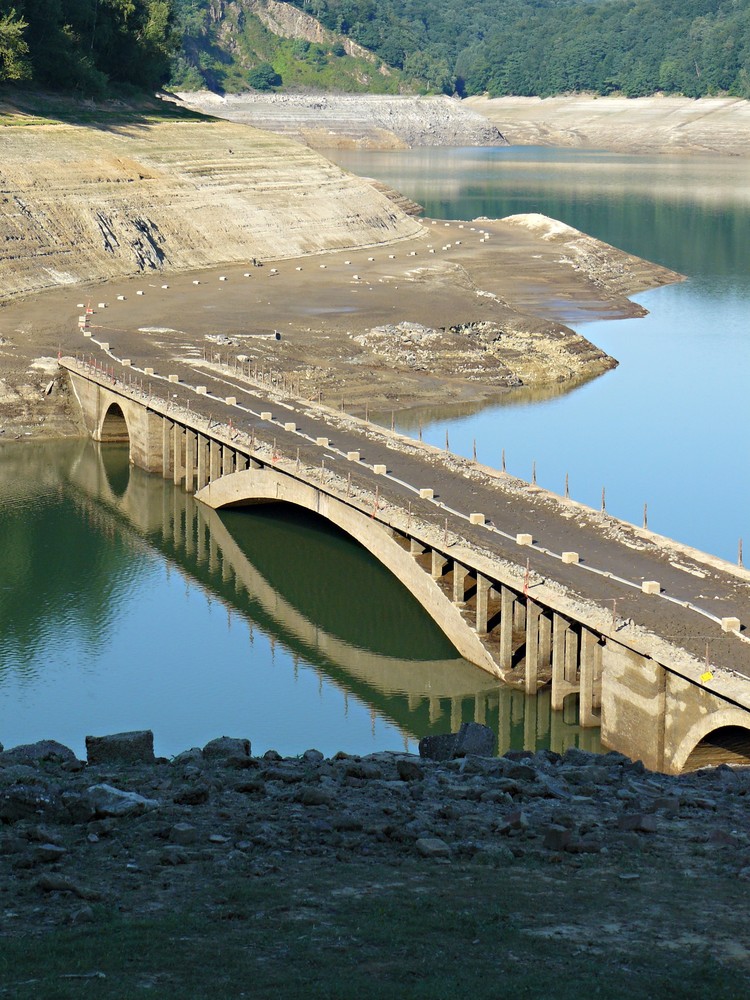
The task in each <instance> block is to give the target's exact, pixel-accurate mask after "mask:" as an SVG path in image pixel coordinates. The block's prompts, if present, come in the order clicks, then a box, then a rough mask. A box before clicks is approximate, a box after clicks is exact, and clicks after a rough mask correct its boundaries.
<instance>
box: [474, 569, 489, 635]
mask: <svg viewBox="0 0 750 1000" xmlns="http://www.w3.org/2000/svg"><path fill="white" fill-rule="evenodd" d="M490 590H492V581H491V580H488V579H487V577H486V576H482V574H481V573H477V607H476V611H477V618H476V629H477V634H478V635H487V622H488V611H489V600H490Z"/></svg>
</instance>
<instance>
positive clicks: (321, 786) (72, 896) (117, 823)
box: [0, 723, 750, 957]
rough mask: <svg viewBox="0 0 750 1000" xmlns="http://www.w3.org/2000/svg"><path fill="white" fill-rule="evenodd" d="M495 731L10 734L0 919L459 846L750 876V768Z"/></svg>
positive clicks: (111, 906)
mask: <svg viewBox="0 0 750 1000" xmlns="http://www.w3.org/2000/svg"><path fill="white" fill-rule="evenodd" d="M492 740H493V737H492V734H491V732H490V731H489V730H487V729H486V727H483V726H479V725H477V724H474V723H469V724H466V725H464V726H463V727H462V729H461V731H460V733H458V734H451V735H450V736H445V737H427V738H425V739H424V740H423V741H422V743H421V744H420V753H421V756H420V757H417V756H414V755H409V754H404V753H397V752H383V753H376V754H371V755H369V756H366V757H358V756H353V755H350V754H346V753H338V754H336V755H335V756H334V757H332V758H330V759H326V758H324V756H323V754H321V753H319V752H318V751H316V750H308V751H307V752H306V753H304V754H302V755H301V756H300V757H294V758H284V757H282V756H281V755H280V754H278V753H276V752H275V751H268V752H267V753H265V754H264V755H263V756H261V757H254V756H252V754H251V747H250V743H249V741H248V740H245V739H230V738H220V739H217V740H213V741H212V742H210V743H208V744H207V745H206V746H205V747H203V748H202V749H192V750H188V751H186V752H185V753H181V754H179V755H178V756H176V757H175V758H174V759H172V760H166V759H164V758H154V754H153V736H152V734H151V733H150V732H148V731H146V732H140V733H126V734H120V735H117V736H110V737H101V738H91V737H89V738H88V739H87V752H88V761H87V762H83V761H80V760H77V759H76V757H75V755H74V754H73V752H72V751H71V750H69V749H67V748H66V747H64V746H62V745H60V744H58V743H55V742H52V741H43V742H40V743H36V744H32V745H27V746H19V747H16V748H14V749H12V750H7V751H5V752H3V753H0V821H1V823H2V827H1V828H0V868H1V870H2V881H1V882H0V885H2V890H0V891H2V893H3V901H2V902H3V909H4V911H5V919H4V922H3V928H2V935H4V936H7V935H13V934H22V933H27V932H29V931H34V932H38V931H43V930H49V929H52V928H54V927H56V926H59V925H64V924H77V923H88V922H92V921H94V920H95V919H98V918H97V914H101V912H102V911H103V910H104V911H112V912H116V911H118V910H119V911H123V912H129V913H134V914H147V913H154V912H155V911H158V910H159V909H162V908H165V907H172V908H179V907H180V906H183V905H188V904H189V902H190V900H191V898H195V897H196V896H197V894H200V893H203V892H204V891H206V890H208V889H209V888H210V886H212V885H214V884H215V883H219V882H221V880H222V879H226V878H228V877H230V876H232V875H237V876H243V877H244V876H268V877H273V873H274V872H279V871H281V870H284V869H288V867H289V866H290V865H292V864H296V865H299V864H303V865H308V864H309V865H311V866H313V867H314V866H316V865H318V866H319V865H320V864H323V865H326V866H328V868H329V870H330V872H331V879H335V874H334V872H335V864H336V863H337V862H346V863H347V864H348V865H351V864H355V865H357V866H365V867H367V866H368V865H380V866H381V868H382V866H383V864H386V865H387V866H388V867H389V868H397V867H398V866H399V865H401V864H403V863H406V862H407V861H411V862H413V861H415V860H419V859H422V863H424V864H428V865H432V864H440V865H448V866H450V865H451V864H453V863H461V862H465V861H468V860H471V861H473V862H478V863H481V864H483V865H486V866H490V867H491V868H494V869H507V870H508V873H509V875H510V874H511V873H512V871H513V869H514V866H517V865H519V864H521V865H524V866H526V867H527V868H529V870H530V871H533V870H534V869H535V866H539V865H541V866H542V868H541V869H540V871H542V870H544V869H545V868H547V867H548V865H549V864H550V863H553V864H558V865H559V864H564V865H568V866H572V868H571V870H578V869H580V868H581V866H583V867H584V868H585V869H587V870H589V871H590V872H591V873H592V874H593V873H598V875H599V876H601V875H602V874H606V873H608V874H609V875H610V876H611V878H613V879H619V880H621V881H626V882H627V881H635V880H638V879H639V878H640V877H641V876H644V877H648V875H649V873H650V872H653V871H655V870H659V871H661V872H662V873H663V872H665V871H670V870H673V871H674V873H675V875H677V874H679V875H680V876H681V877H684V876H685V875H688V876H689V875H690V869H691V867H692V866H694V865H697V866H699V867H700V868H701V869H702V871H703V873H705V866H706V865H707V864H708V863H709V862H710V864H711V865H712V866H713V868H712V870H713V871H714V872H716V871H717V870H718V871H719V872H720V874H721V875H722V876H724V877H728V878H730V879H739V880H743V881H750V839H749V837H748V819H749V818H750V796H749V795H748V792H749V791H750V769H744V768H743V769H731V768H729V767H726V766H721V767H719V768H716V769H714V770H706V771H701V772H696V773H694V774H689V775H684V776H680V777H676V778H675V777H668V776H666V775H662V774H655V773H650V772H647V771H646V770H645V769H644V767H643V765H642V764H641V763H640V762H633V761H630V760H628V759H627V758H625V757H623V756H622V755H620V754H617V753H609V754H605V755H603V756H600V755H597V754H593V753H588V752H584V751H581V750H578V749H575V748H571V749H569V750H567V751H566V753H565V754H564V755H562V756H561V755H559V754H557V753H553V752H550V751H540V752H537V753H534V754H532V753H531V752H528V751H511V752H508V753H507V754H505V755H504V756H502V757H495V756H491V755H485V754H488V753H489V752H490V751H489V748H490V746H491V743H492ZM473 751H479V752H478V753H477V752H473ZM435 758H438V759H435ZM662 877H665V876H663V875H662ZM615 884H617V883H615ZM662 888H664V889H665V890H667V886H666V885H664V886H660V888H659V891H660V892H661V891H662ZM717 902H718V901H713V902H712V901H710V900H706V903H705V905H706V907H707V908H709V909H710V908H711V907H712V906H713V905H715V904H716V903H717ZM745 957H748V956H747V955H746V956H745Z"/></svg>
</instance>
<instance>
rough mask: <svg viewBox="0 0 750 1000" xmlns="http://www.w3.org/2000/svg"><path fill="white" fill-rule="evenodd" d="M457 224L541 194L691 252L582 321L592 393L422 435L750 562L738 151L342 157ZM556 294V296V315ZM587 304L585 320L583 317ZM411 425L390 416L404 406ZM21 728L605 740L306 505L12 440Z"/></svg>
mask: <svg viewBox="0 0 750 1000" xmlns="http://www.w3.org/2000/svg"><path fill="white" fill-rule="evenodd" d="M335 155H336V158H337V159H338V160H339V161H340V162H342V163H344V161H346V162H345V165H347V166H350V167H351V168H352V169H355V170H357V172H361V173H365V174H368V175H370V176H378V177H380V178H382V179H384V180H386V181H388V182H389V183H391V184H392V185H393V186H394V187H398V188H400V189H401V190H402V191H404V193H406V194H409V195H411V196H412V197H414V198H415V199H417V200H419V201H420V202H422V203H423V204H424V205H425V207H426V209H427V211H428V213H429V214H432V215H436V216H441V217H444V218H468V217H473V216H478V215H485V216H502V215H507V214H511V213H513V212H520V211H541V212H544V213H545V214H548V215H552V216H555V217H557V218H561V219H563V220H564V221H565V222H568V223H569V224H571V225H574V226H576V227H577V228H580V229H582V230H584V231H588V232H590V233H592V234H594V235H596V236H598V237H600V238H602V239H605V240H607V241H608V242H611V243H613V244H615V245H618V246H621V247H623V248H625V249H628V250H630V251H632V252H635V253H638V254H640V255H642V256H646V257H650V258H651V259H653V260H657V261H658V262H660V263H663V264H666V265H668V266H670V267H673V268H675V269H677V270H679V271H681V272H683V273H685V274H686V275H687V276H688V279H689V280H688V281H686V282H685V283H683V284H680V285H677V286H673V287H671V288H667V289H661V290H659V291H657V292H652V293H649V294H648V295H644V296H642V297H639V301H642V302H643V304H644V305H646V306H647V308H649V309H650V311H651V312H650V316H649V317H647V318H646V319H639V320H633V321H617V322H609V323H595V324H589V325H588V326H587V327H586V328H585V329H583V328H581V329H582V331H583V332H585V333H586V335H587V336H589V337H590V339H592V340H593V341H594V342H595V343H597V344H599V345H600V346H602V347H603V348H604V349H605V350H607V351H608V352H609V353H611V354H613V355H614V356H615V357H617V358H618V359H619V360H620V362H621V364H620V367H619V368H618V369H617V370H616V371H614V372H611V373H608V374H607V375H606V376H603V377H602V378H599V379H597V380H595V381H593V382H590V383H588V384H587V385H585V386H582V387H580V388H578V389H576V390H574V391H573V392H570V393H567V394H561V395H558V396H555V397H553V398H547V399H542V400H536V401H535V400H533V399H531V398H530V397H528V396H526V395H524V394H523V393H521V394H520V395H519V396H514V397H512V398H510V399H509V401H508V403H507V404H506V405H504V406H493V407H490V408H486V409H484V410H478V411H477V412H474V413H468V414H467V413H461V414H457V413H455V412H450V411H438V410H435V411H430V412H423V413H415V412H407V413H403V414H400V415H398V423H399V426H400V428H401V429H403V430H406V431H413V432H414V433H416V427H417V425H418V423H419V422H421V423H422V425H423V427H424V435H425V437H426V438H427V439H428V440H432V441H433V442H434V443H436V444H442V443H443V442H444V440H445V430H446V428H447V429H448V430H449V433H450V441H451V447H452V449H453V450H456V451H462V452H463V453H464V454H470V453H471V448H472V442H473V440H474V439H476V441H477V448H478V452H479V457H480V459H481V460H483V461H485V462H487V463H488V464H499V460H500V453H501V449H502V448H505V450H506V454H507V459H508V467H509V470H510V471H511V472H514V473H516V474H518V475H520V476H523V477H524V478H529V476H530V473H531V463H532V461H536V464H537V476H538V479H539V481H540V482H541V484H542V485H545V486H548V487H550V488H552V489H556V490H558V491H560V490H562V487H563V483H564V477H565V473H566V472H568V473H569V474H570V482H571V492H572V494H573V496H574V497H576V498H577V499H581V500H584V501H586V502H589V503H592V504H596V503H598V501H599V498H600V495H601V487H602V486H603V485H604V486H606V488H607V506H608V509H609V510H610V511H611V512H613V513H616V514H619V515H621V516H624V517H627V518H629V519H632V520H639V519H640V516H641V512H642V504H643V502H644V501H647V502H648V504H649V524H650V526H651V527H653V528H655V529H656V530H659V531H662V532H664V533H666V534H669V535H672V536H674V537H677V538H679V539H680V540H682V541H686V542H689V543H691V544H695V545H698V546H700V547H702V548H706V549H708V550H709V551H712V552H715V553H717V554H719V555H722V556H725V557H728V558H734V557H736V546H737V539H738V537H739V536H740V535H742V534H743V532H744V534H745V536H746V537H750V530H749V529H748V508H747V500H746V498H747V496H748V487H749V486H750V482H748V475H749V474H748V469H747V461H746V444H745V440H744V438H745V434H746V430H747V426H748V420H747V418H748V403H747V396H746V392H745V381H746V372H747V369H748V361H750V348H749V347H748V336H747V333H746V307H747V298H748V287H749V282H748V278H747V275H748V265H749V264H750V260H749V259H748V258H749V257H750V251H748V249H747V247H746V246H745V244H744V239H743V237H744V233H745V232H747V231H748V229H747V226H748V222H749V221H750V219H748V214H749V213H750V205H749V204H748V191H749V190H750V188H749V187H748V185H747V183H746V181H747V177H746V172H745V170H744V167H743V165H742V164H738V163H737V162H736V161H730V160H727V161H716V160H710V161H707V160H703V159H701V160H697V159H688V158H685V159H679V160H677V159H674V158H668V157H664V158H642V157H630V158H628V157H622V156H610V155H606V154H589V153H571V152H568V151H565V152H560V151H550V150H528V149H518V150H513V149H501V150H497V149H491V150H432V151H428V152H425V151H409V152H406V153H397V154H373V153H368V154H347V155H346V157H344V155H343V154H340V153H338V152H337V153H336V154H335ZM557 308H559V307H558V306H556V305H555V304H551V310H552V312H554V311H555V309H557ZM561 318H563V319H565V318H567V319H569V320H572V319H574V318H575V317H570V316H567V317H566V316H561ZM389 418H390V415H389ZM0 551H1V552H2V560H3V561H2V575H0V741H2V743H4V744H5V745H6V746H11V745H13V744H15V743H19V742H27V741H31V740H35V739H41V738H46V737H49V738H54V739H58V740H61V741H62V742H64V743H66V744H68V745H69V746H71V747H73V748H74V749H75V750H76V751H77V752H78V753H80V754H83V752H84V751H83V741H84V736H85V735H86V734H87V733H94V734H97V733H106V732H115V731H120V730H127V729H140V728H152V729H153V730H154V733H155V742H156V748H157V752H159V753H162V754H166V755H169V754H173V753H176V752H178V751H180V750H183V749H185V748H186V747H189V746H193V745H201V744H202V743H204V742H205V741H207V740H209V739H212V738H213V737H215V736H219V735H222V734H226V735H236V736H248V737H250V738H251V739H252V742H253V749H254V752H262V751H263V750H265V749H268V748H270V747H275V748H276V749H278V750H280V751H281V752H282V753H285V754H298V753H301V752H302V751H304V750H305V749H307V748H308V747H311V746H315V747H318V748H319V749H321V750H322V751H324V752H325V753H333V752H335V751H336V750H338V749H345V750H347V751H350V752H357V753H365V752H370V751H373V750H379V749H386V748H394V749H395V748H401V747H408V748H409V749H411V750H414V749H415V746H416V742H415V741H416V740H417V739H418V738H419V737H421V736H422V735H424V734H426V733H428V732H441V731H446V730H447V729H449V728H452V729H455V728H456V727H457V725H458V724H459V723H460V722H461V721H463V720H467V719H477V720H480V721H486V722H487V723H488V724H489V725H491V726H492V727H493V728H494V729H495V731H496V732H497V733H498V736H499V741H500V746H501V749H505V748H507V746H509V745H514V746H523V745H526V746H537V745H540V746H541V745H546V746H553V747H554V748H555V749H564V747H565V746H568V745H571V744H574V743H577V744H579V745H585V746H591V747H592V748H594V747H595V745H596V743H595V741H596V734H594V733H591V732H590V731H589V732H581V731H579V730H578V728H577V726H576V725H575V722H576V720H575V711H574V708H573V707H571V710H570V711H566V713H563V714H562V715H553V714H552V713H550V711H549V700H548V696H547V695H545V694H542V695H541V696H540V697H539V698H537V699H532V700H529V701H528V702H527V701H526V700H525V699H524V698H523V696H522V695H520V693H518V692H515V691H509V690H507V689H504V688H502V687H500V686H498V685H497V684H495V683H494V682H493V681H492V680H491V678H489V677H488V676H487V675H485V674H483V673H482V672H481V671H479V670H477V669H476V668H473V667H471V666H470V665H469V664H467V663H465V662H464V661H462V660H460V659H457V658H456V655H455V652H454V651H453V650H452V649H451V647H450V646H449V644H448V643H447V642H446V641H445V639H444V638H443V637H442V635H441V633H440V631H439V630H438V629H437V627H436V626H435V625H434V624H433V623H432V622H431V621H430V620H429V619H428V618H426V616H425V615H424V613H423V612H422V611H421V609H420V608H419V607H418V606H416V604H415V603H414V602H413V601H411V600H410V599H409V596H408V595H407V594H406V593H405V592H404V591H403V589H402V588H401V585H400V584H399V583H398V582H397V581H396V580H394V579H392V578H391V577H390V576H389V575H388V574H387V572H386V571H385V570H383V569H382V568H381V567H380V566H379V565H378V564H377V563H375V562H374V561H373V560H371V559H370V558H369V557H368V556H367V555H366V554H365V553H364V552H362V551H361V550H360V549H359V548H358V547H357V546H355V545H354V544H353V543H351V542H349V541H348V540H347V539H345V538H342V537H341V536H339V535H338V534H337V533H335V532H334V531H332V530H331V529H330V528H328V527H327V526H325V525H323V524H321V523H319V522H316V521H315V520H314V519H312V518H309V517H301V516H299V515H295V514H292V513H290V512H287V513H284V514H282V515H279V514H278V513H277V512H274V514H273V515H270V514H269V513H268V512H264V511H263V510H262V509H256V510H253V511H234V512H227V513H225V514H222V515H221V516H219V515H217V514H215V513H212V512H206V511H204V510H203V509H202V508H200V507H199V505H197V504H195V503H194V502H193V501H192V499H191V498H189V497H187V496H186V495H185V494H184V493H183V492H182V491H179V490H175V489H174V488H173V487H172V486H171V484H169V483H166V482H164V481H163V480H162V479H161V478H159V477H155V476H147V475H145V474H143V473H141V472H139V470H136V469H129V468H128V464H127V453H126V452H125V451H123V450H122V449H118V448H108V449H101V448H99V447H97V446H94V445H93V444H91V443H88V442H65V443H53V444H41V443H18V444H16V443H13V442H8V443H6V444H3V445H2V446H0Z"/></svg>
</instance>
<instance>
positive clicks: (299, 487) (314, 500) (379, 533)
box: [196, 468, 503, 679]
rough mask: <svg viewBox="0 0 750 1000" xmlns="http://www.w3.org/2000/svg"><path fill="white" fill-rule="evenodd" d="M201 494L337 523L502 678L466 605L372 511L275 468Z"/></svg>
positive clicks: (214, 503) (456, 641)
mask: <svg viewBox="0 0 750 1000" xmlns="http://www.w3.org/2000/svg"><path fill="white" fill-rule="evenodd" d="M196 499H197V500H200V501H201V502H202V503H205V504H206V505H207V506H209V507H212V508H213V509H214V510H218V509H220V508H221V507H230V506H235V507H237V506H244V505H247V504H253V503H273V502H280V503H289V504H293V505H296V506H298V507H302V508H304V509H305V510H308V511H312V512H313V513H314V514H319V515H320V516H321V517H323V518H325V519H327V520H328V521H330V522H331V523H332V524H335V525H336V526H337V527H338V528H340V529H341V530H342V531H343V532H345V534H347V535H350V536H351V537H352V538H353V539H354V540H355V541H357V542H359V543H360V545H362V546H363V547H364V548H365V549H367V551H368V552H369V553H370V554H371V555H373V556H374V557H375V558H376V559H378V560H379V561H380V562H381V563H382V564H383V565H384V566H385V567H386V568H388V569H389V570H390V571H391V572H392V573H393V575H394V576H395V577H396V578H397V579H398V580H400V581H401V582H402V583H403V584H404V586H406V587H407V588H408V589H409V590H410V591H411V593H412V594H413V595H414V597H415V598H416V599H417V600H418V601H419V603H420V604H421V605H422V607H423V608H424V609H425V611H426V612H427V613H428V614H429V615H430V617H431V618H433V619H434V621H435V622H436V623H437V624H438V626H439V627H440V628H441V629H442V631H443V632H444V633H445V635H446V636H447V637H448V639H450V641H451V642H452V643H453V645H454V646H455V647H456V649H457V650H458V652H459V653H460V654H461V656H463V657H464V659H466V660H469V662H471V663H474V664H476V666H478V667H481V668H482V669H483V670H486V671H487V673H489V674H492V675H493V676H494V677H497V678H498V679H502V676H503V675H502V671H501V670H500V667H499V666H498V665H497V664H496V663H495V661H494V660H493V658H492V656H491V655H490V653H489V651H488V650H487V649H486V648H485V646H484V645H483V644H482V642H481V640H480V638H479V636H478V635H477V633H476V632H475V631H474V630H473V629H472V628H471V627H470V626H469V624H468V623H467V622H466V620H465V619H464V617H463V615H462V614H461V611H460V610H459V608H458V607H456V605H455V604H453V602H452V601H450V600H449V599H448V597H447V596H446V595H445V594H444V593H443V591H442V590H441V589H440V587H439V586H438V584H437V583H436V582H435V580H433V579H432V577H431V576H430V575H429V574H427V573H425V571H424V570H423V569H422V568H421V567H420V566H419V565H418V563H417V562H416V561H415V560H414V559H413V558H412V556H411V555H410V554H409V553H408V552H407V551H406V550H405V549H404V548H403V547H402V546H401V545H400V544H399V543H398V541H396V539H395V538H394V537H393V535H392V534H391V533H390V532H389V531H388V529H387V528H385V527H384V526H383V525H381V524H380V523H379V522H378V521H376V520H375V519H374V518H372V517H370V516H369V514H367V513H363V512H362V511H359V510H357V509H356V508H355V507H353V506H350V505H349V504H346V503H344V502H343V501H342V500H338V499H336V498H335V497H332V496H330V495H329V494H327V493H323V492H321V491H320V490H317V489H315V487H314V486H311V485H308V484H307V483H303V482H300V481H299V480H296V479H293V478H292V477H291V476H288V475H280V474H279V473H277V472H276V471H275V470H274V469H270V468H264V469H247V470H244V471H241V472H233V473H231V474H229V475H226V476H221V477H220V478H219V479H215V480H213V481H212V482H210V483H209V484H208V485H207V486H205V487H204V488H203V489H202V490H199V491H198V492H197V493H196Z"/></svg>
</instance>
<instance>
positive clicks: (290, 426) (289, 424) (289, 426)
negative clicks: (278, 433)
mask: <svg viewBox="0 0 750 1000" xmlns="http://www.w3.org/2000/svg"><path fill="white" fill-rule="evenodd" d="M284 430H285V431H296V430H297V425H296V424H295V423H294V421H292V420H288V421H287V422H286V423H285V424H284Z"/></svg>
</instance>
